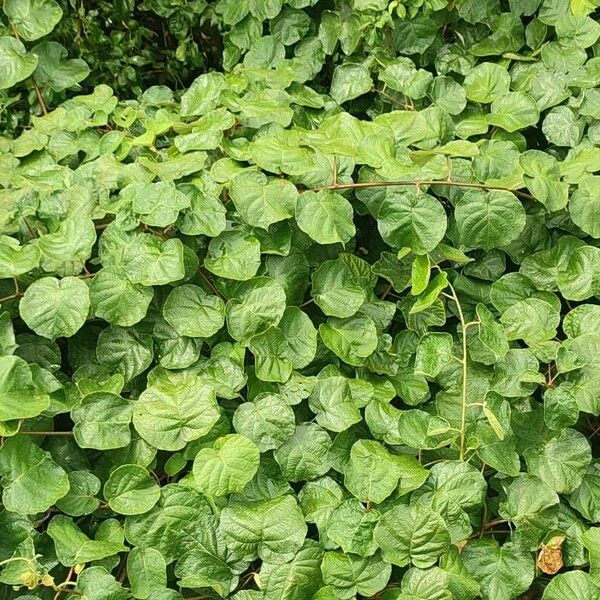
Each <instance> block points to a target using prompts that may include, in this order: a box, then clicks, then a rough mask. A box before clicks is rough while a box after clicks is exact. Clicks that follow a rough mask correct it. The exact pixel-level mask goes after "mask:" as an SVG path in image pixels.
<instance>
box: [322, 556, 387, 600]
mask: <svg viewBox="0 0 600 600" xmlns="http://www.w3.org/2000/svg"><path fill="white" fill-rule="evenodd" d="M321 572H322V573H323V581H324V582H325V583H326V584H327V585H330V586H331V587H332V588H333V589H334V590H335V592H336V593H337V594H339V596H338V597H340V598H352V597H354V596H355V595H356V594H361V595H362V596H366V597H368V596H373V595H374V594H377V593H378V592H380V591H381V590H382V589H383V588H384V587H385V586H386V584H387V582H388V581H389V578H390V575H391V574H392V566H391V565H390V564H389V563H388V562H385V561H384V560H383V559H382V558H381V556H379V555H377V554H376V555H375V556H369V557H367V558H361V557H360V556H355V555H353V554H344V553H343V552H338V551H334V552H325V554H324V555H323V562H322V564H321Z"/></svg>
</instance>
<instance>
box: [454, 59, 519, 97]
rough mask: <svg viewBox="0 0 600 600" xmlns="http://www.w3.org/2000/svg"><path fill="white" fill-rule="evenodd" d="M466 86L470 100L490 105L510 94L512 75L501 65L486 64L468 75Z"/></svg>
mask: <svg viewBox="0 0 600 600" xmlns="http://www.w3.org/2000/svg"><path fill="white" fill-rule="evenodd" d="M464 86H465V93H466V95H467V98H468V99H469V100H472V101H473V102H481V103H483V104H489V103H490V102H493V101H494V100H495V99H496V98H499V97H500V96H503V95H504V94H506V93H507V92H508V90H509V88H510V75H509V73H508V71H507V70H506V69H505V68H504V67H502V66H501V65H498V64H496V63H491V62H484V63H481V64H479V65H477V66H476V67H473V68H472V69H471V70H470V71H469V72H468V73H467V75H466V77H465V81H464Z"/></svg>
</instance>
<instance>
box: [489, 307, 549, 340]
mask: <svg viewBox="0 0 600 600" xmlns="http://www.w3.org/2000/svg"><path fill="white" fill-rule="evenodd" d="M500 322H501V323H502V324H503V325H504V328H505V330H506V337H507V338H508V339H509V340H515V339H522V340H524V341H525V342H526V343H527V344H529V345H533V344H536V343H539V342H544V341H547V340H550V339H552V338H553V337H555V336H556V328H557V327H558V325H559V323H560V314H559V313H558V312H557V311H556V310H555V308H554V307H553V306H552V305H551V304H550V303H549V302H546V301H544V300H540V299H539V298H527V299H526V300H521V301H520V302H517V303H515V304H513V305H512V306H510V307H509V308H507V309H506V310H505V311H504V312H503V313H502V315H501V316H500Z"/></svg>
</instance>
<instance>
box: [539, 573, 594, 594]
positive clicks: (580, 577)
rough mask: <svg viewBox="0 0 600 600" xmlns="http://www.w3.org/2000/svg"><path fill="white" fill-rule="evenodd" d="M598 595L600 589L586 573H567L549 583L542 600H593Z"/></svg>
mask: <svg viewBox="0 0 600 600" xmlns="http://www.w3.org/2000/svg"><path fill="white" fill-rule="evenodd" d="M599 593H600V587H598V586H597V585H596V584H595V583H594V582H593V581H592V578H591V577H590V576H589V575H588V574H587V573H584V572H582V571H569V572H568V573H561V574H559V575H557V576H556V577H554V578H553V579H552V580H551V581H550V583H549V584H548V586H547V587H546V589H545V590H544V595H543V596H542V600H566V599H567V598H577V599H579V598H581V600H593V599H594V598H597V597H598V594H599Z"/></svg>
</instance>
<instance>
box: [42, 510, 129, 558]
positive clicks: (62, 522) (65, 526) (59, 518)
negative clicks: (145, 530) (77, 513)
mask: <svg viewBox="0 0 600 600" xmlns="http://www.w3.org/2000/svg"><path fill="white" fill-rule="evenodd" d="M47 533H48V535H49V536H50V537H51V538H52V540H53V541H54V548H55V550H56V556H57V558H58V560H59V561H60V563H61V564H62V565H64V566H65V567H73V566H75V565H78V564H83V563H88V562H92V561H95V560H101V559H103V558H107V557H109V556H114V555H115V554H118V553H119V552H125V551H126V550H127V547H126V546H124V545H123V544H122V543H120V542H118V541H111V540H103V539H90V538H89V537H88V536H87V535H85V533H83V532H82V531H81V529H80V528H79V527H78V526H77V525H75V523H73V521H72V520H71V519H69V518H68V517H65V516H63V515H56V516H55V517H52V519H51V520H50V523H48V529H47Z"/></svg>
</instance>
